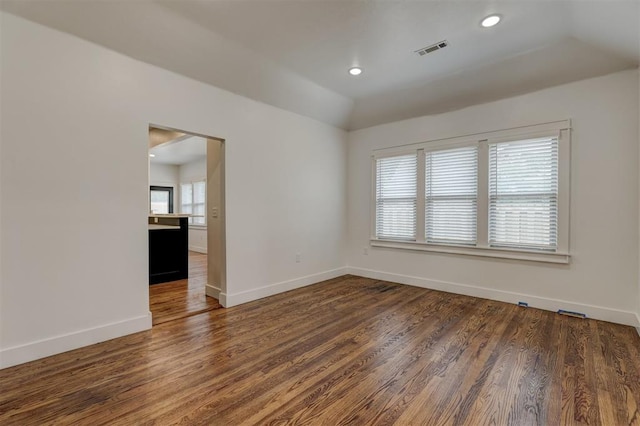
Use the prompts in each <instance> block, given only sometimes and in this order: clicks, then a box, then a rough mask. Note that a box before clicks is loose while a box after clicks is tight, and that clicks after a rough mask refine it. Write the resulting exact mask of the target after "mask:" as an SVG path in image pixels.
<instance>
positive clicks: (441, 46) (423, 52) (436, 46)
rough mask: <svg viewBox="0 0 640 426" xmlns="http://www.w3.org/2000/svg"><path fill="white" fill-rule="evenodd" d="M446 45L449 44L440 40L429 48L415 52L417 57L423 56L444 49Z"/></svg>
mask: <svg viewBox="0 0 640 426" xmlns="http://www.w3.org/2000/svg"><path fill="white" fill-rule="evenodd" d="M448 45H449V42H448V41H447V40H442V41H439V42H437V43H436V44H432V45H431V46H427V47H423V48H422V49H419V50H416V51H415V52H416V53H417V54H418V55H419V56H424V55H426V54H427V53H433V52H435V51H436V50H440V49H444V48H445V47H447V46H448Z"/></svg>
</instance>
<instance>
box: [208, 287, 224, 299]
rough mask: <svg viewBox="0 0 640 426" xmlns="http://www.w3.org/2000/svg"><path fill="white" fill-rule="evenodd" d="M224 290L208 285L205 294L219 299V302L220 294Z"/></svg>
mask: <svg viewBox="0 0 640 426" xmlns="http://www.w3.org/2000/svg"><path fill="white" fill-rule="evenodd" d="M221 291H222V290H220V289H219V288H218V287H216V286H214V285H213V284H207V285H206V286H205V294H206V295H207V296H209V297H213V298H214V299H217V300H218V301H219V300H220V292H221Z"/></svg>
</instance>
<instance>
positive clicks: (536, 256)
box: [370, 238, 571, 264]
mask: <svg viewBox="0 0 640 426" xmlns="http://www.w3.org/2000/svg"><path fill="white" fill-rule="evenodd" d="M370 243H371V246H372V247H382V248H390V249H402V250H415V251H430V252H435V253H447V254H464V255H468V256H482V257H493V258H500V259H515V260H530V261H533V262H547V263H562V264H567V263H569V260H570V258H571V256H570V255H569V254H568V253H543V252H533V251H523V250H509V249H498V248H493V247H477V246H469V247H463V246H452V245H444V244H427V243H420V242H416V241H390V240H378V239H375V238H372V239H371V240H370Z"/></svg>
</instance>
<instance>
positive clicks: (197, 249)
mask: <svg viewBox="0 0 640 426" xmlns="http://www.w3.org/2000/svg"><path fill="white" fill-rule="evenodd" d="M189 251H195V252H196V253H202V254H207V248H206V247H198V246H189Z"/></svg>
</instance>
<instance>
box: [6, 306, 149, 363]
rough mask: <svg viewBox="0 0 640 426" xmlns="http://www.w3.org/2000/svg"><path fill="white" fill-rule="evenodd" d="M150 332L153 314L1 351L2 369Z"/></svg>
mask: <svg viewBox="0 0 640 426" xmlns="http://www.w3.org/2000/svg"><path fill="white" fill-rule="evenodd" d="M150 328H151V312H148V313H147V314H146V315H141V316H139V317H135V318H131V319H128V320H124V321H120V322H116V323H111V324H106V325H103V326H99V327H94V328H89V329H86V330H80V331H76V332H73V333H68V334H63V335H61V336H55V337H51V338H48V339H43V340H38V341H35V342H31V343H27V344H24V345H20V346H14V347H11V348H6V349H2V350H1V351H0V369H1V368H7V367H11V366H14V365H18V364H23V363H25V362H29V361H33V360H36V359H40V358H44V357H47V356H50V355H56V354H59V353H62V352H67V351H70V350H73V349H78V348H81V347H83V346H89V345H93V344H95V343H100V342H104V341H106V340H111V339H115V338H116V337H122V336H126V335H127V334H133V333H137V332H139V331H144V330H149V329H150Z"/></svg>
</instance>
